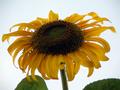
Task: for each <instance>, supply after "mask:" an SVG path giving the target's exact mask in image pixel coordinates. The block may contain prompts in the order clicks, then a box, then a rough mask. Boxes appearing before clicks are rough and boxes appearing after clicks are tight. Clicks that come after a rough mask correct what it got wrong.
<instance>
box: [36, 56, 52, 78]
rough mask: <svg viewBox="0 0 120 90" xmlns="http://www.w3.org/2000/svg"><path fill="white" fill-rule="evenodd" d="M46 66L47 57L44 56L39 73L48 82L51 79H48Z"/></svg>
mask: <svg viewBox="0 0 120 90" xmlns="http://www.w3.org/2000/svg"><path fill="white" fill-rule="evenodd" d="M45 64H46V56H44V59H42V61H41V63H40V65H39V67H38V70H39V72H40V73H41V75H42V77H43V78H44V79H46V80H48V79H50V77H48V76H47V75H46V67H45Z"/></svg>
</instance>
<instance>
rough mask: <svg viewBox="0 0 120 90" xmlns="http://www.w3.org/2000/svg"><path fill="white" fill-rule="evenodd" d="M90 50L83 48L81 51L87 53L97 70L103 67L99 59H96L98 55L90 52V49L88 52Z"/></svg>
mask: <svg viewBox="0 0 120 90" xmlns="http://www.w3.org/2000/svg"><path fill="white" fill-rule="evenodd" d="M87 49H88V48H85V47H81V48H80V50H81V52H84V53H86V55H87V56H88V57H89V60H90V61H92V62H93V64H94V66H95V68H100V67H101V65H100V62H99V60H98V58H97V57H96V55H95V54H94V53H92V52H90V51H89V49H88V50H87Z"/></svg>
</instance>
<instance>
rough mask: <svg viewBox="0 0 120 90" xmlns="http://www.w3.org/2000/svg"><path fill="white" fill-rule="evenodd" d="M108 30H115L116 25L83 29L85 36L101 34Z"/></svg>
mask: <svg viewBox="0 0 120 90" xmlns="http://www.w3.org/2000/svg"><path fill="white" fill-rule="evenodd" d="M106 30H111V31H112V32H115V29H114V27H108V26H103V27H94V28H90V29H87V30H83V33H84V37H91V36H99V35H100V34H101V33H102V32H104V31H106Z"/></svg>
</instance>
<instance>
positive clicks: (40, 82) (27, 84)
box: [15, 76, 48, 90]
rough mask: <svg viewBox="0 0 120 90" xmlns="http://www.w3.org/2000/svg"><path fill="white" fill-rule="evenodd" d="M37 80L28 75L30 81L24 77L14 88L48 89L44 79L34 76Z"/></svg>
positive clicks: (21, 89) (20, 89)
mask: <svg viewBox="0 0 120 90" xmlns="http://www.w3.org/2000/svg"><path fill="white" fill-rule="evenodd" d="M36 79H37V80H33V79H32V78H31V76H30V81H29V80H28V79H27V78H24V79H23V80H22V81H21V82H20V83H19V84H18V85H17V87H16V89H15V90H48V88H47V86H46V83H45V81H44V79H42V78H41V77H40V76H36Z"/></svg>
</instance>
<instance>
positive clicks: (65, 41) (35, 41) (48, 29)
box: [32, 21, 83, 55]
mask: <svg viewBox="0 0 120 90" xmlns="http://www.w3.org/2000/svg"><path fill="white" fill-rule="evenodd" d="M82 42H83V35H82V31H81V30H80V28H79V27H77V25H75V24H73V23H70V22H65V21H54V22H50V23H47V24H45V25H43V26H41V27H40V29H39V30H37V31H36V32H35V33H34V35H33V36H32V46H33V48H34V49H36V50H37V51H38V52H40V53H44V54H52V55H56V54H63V55H65V54H67V53H70V52H73V51H75V50H77V49H78V48H79V47H80V46H81V45H82Z"/></svg>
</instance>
